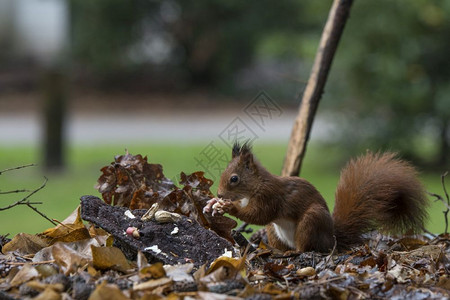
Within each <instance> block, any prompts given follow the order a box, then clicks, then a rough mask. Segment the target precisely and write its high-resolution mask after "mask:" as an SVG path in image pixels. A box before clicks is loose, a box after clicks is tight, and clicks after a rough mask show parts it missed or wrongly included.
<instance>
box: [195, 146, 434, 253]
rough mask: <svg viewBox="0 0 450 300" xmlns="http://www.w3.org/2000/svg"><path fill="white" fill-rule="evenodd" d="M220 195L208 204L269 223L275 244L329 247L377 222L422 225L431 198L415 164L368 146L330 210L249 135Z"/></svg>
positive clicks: (347, 170) (393, 229)
mask: <svg viewBox="0 0 450 300" xmlns="http://www.w3.org/2000/svg"><path fill="white" fill-rule="evenodd" d="M217 197H218V198H214V199H211V200H210V201H209V202H208V204H207V206H206V207H205V209H204V210H205V212H211V210H212V212H213V214H224V213H229V214H230V215H232V216H235V217H237V218H238V219H241V220H242V221H245V222H247V223H251V224H257V225H267V227H266V229H267V237H268V241H269V244H270V246H272V247H274V248H278V249H280V250H297V251H319V252H326V251H329V250H330V249H332V248H333V247H334V246H335V241H336V243H337V247H338V249H346V248H349V247H351V246H354V245H357V244H361V243H362V241H363V239H362V235H363V234H364V233H366V232H368V231H370V230H373V229H380V230H383V231H385V232H390V233H401V232H404V231H410V232H419V231H421V230H422V229H423V228H424V222H425V221H426V219H427V211H426V208H427V206H428V199H427V197H426V196H425V191H424V188H423V186H422V184H421V183H420V181H419V180H418V178H417V172H416V170H415V168H414V167H413V166H412V165H410V164H409V163H408V162H406V161H403V160H400V159H399V158H397V155H396V154H395V153H391V152H386V153H376V154H375V153H370V152H368V153H367V154H366V155H364V156H361V157H359V158H356V159H354V160H351V161H350V162H349V163H348V164H347V165H346V166H345V167H344V168H343V170H342V171H341V177H340V181H339V183H338V187H337V190H336V195H335V198H336V200H335V207H334V211H333V214H332V215H331V214H330V211H329V209H328V207H327V204H326V202H325V200H324V198H323V197H322V195H321V194H320V193H319V192H318V191H317V189H316V188H315V187H314V186H313V185H312V184H311V183H309V182H308V181H306V180H305V179H303V178H300V177H281V176H276V175H273V174H271V173H270V172H269V171H267V170H266V169H265V168H264V167H263V166H262V165H261V164H260V163H259V162H258V161H257V160H256V159H255V157H254V155H253V153H252V150H251V147H250V146H249V144H248V143H245V144H243V145H242V146H241V145H239V144H238V143H235V144H234V146H233V150H232V159H231V161H230V163H229V164H228V166H227V168H226V169H225V171H224V172H223V173H222V175H221V178H220V181H219V188H218V191H217Z"/></svg>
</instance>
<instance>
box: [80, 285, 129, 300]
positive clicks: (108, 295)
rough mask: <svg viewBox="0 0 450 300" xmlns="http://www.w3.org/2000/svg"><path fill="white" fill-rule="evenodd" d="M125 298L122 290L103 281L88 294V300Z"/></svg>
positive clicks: (123, 299)
mask: <svg viewBox="0 0 450 300" xmlns="http://www.w3.org/2000/svg"><path fill="white" fill-rule="evenodd" d="M113 299H114V300H127V299H129V298H128V297H126V296H125V295H124V294H123V293H122V291H121V290H120V289H119V288H118V287H117V285H115V284H108V283H107V282H106V281H103V282H102V283H100V284H99V285H97V287H96V288H95V290H94V291H93V292H92V294H91V295H90V296H89V300H113Z"/></svg>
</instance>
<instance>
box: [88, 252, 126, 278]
mask: <svg viewBox="0 0 450 300" xmlns="http://www.w3.org/2000/svg"><path fill="white" fill-rule="evenodd" d="M91 251H92V262H93V265H94V267H95V268H97V269H101V270H108V269H112V270H117V271H120V272H126V271H127V270H129V269H131V266H130V264H129V263H128V260H127V259H126V258H125V255H124V254H123V253H122V251H121V250H120V249H119V248H116V247H96V246H91Z"/></svg>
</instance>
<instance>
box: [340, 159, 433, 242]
mask: <svg viewBox="0 0 450 300" xmlns="http://www.w3.org/2000/svg"><path fill="white" fill-rule="evenodd" d="M427 205H428V200H427V198H426V196H425V192H424V188H423V186H422V184H421V183H420V181H419V180H418V178H417V172H416V170H415V169H414V167H413V166H412V165H410V164H409V163H407V162H405V161H403V160H400V159H398V158H397V155H396V154H395V153H390V152H387V153H377V154H374V153H370V152H369V153H367V154H366V155H364V156H361V157H359V158H357V159H355V160H351V161H350V162H349V163H348V164H347V166H346V167H345V168H344V169H343V170H342V171H341V178H340V181H339V184H338V187H337V190H336V204H335V207H334V211H333V219H334V228H335V234H336V237H337V240H338V243H339V244H340V245H341V246H342V247H346V246H349V245H354V244H358V243H361V235H362V234H363V233H364V232H367V231H369V230H372V229H381V230H382V231H386V232H391V233H402V232H403V233H404V232H406V231H410V232H414V233H415V232H419V231H421V230H422V229H423V228H424V222H425V220H426V219H427V211H426V207H427Z"/></svg>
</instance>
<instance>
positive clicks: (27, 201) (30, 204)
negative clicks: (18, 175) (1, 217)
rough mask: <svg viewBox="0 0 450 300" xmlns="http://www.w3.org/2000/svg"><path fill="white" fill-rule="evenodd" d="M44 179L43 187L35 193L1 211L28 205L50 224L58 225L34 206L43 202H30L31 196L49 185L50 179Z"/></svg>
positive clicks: (1, 208)
mask: <svg viewBox="0 0 450 300" xmlns="http://www.w3.org/2000/svg"><path fill="white" fill-rule="evenodd" d="M19 168H20V167H19ZM44 179H45V180H44V182H43V183H42V185H41V186H40V187H38V188H37V189H35V190H34V191H31V192H30V193H29V194H28V195H26V196H25V197H23V198H22V199H21V200H19V201H17V202H15V203H13V204H10V205H8V206H5V207H0V211H2V210H7V209H10V208H13V207H15V206H18V205H26V206H28V207H29V208H31V209H32V210H34V211H35V212H37V213H38V214H39V215H41V216H42V217H43V218H45V219H47V220H48V221H49V222H50V223H52V224H53V225H56V223H55V222H53V221H52V220H51V219H50V218H49V217H47V216H46V215H45V214H44V213H43V212H41V211H39V210H38V209H37V208H36V207H34V206H33V205H35V204H42V202H31V201H29V200H28V199H29V198H30V197H31V196H33V195H34V194H36V193H37V192H39V191H40V190H42V189H43V188H44V187H45V185H46V184H47V181H48V179H47V177H45V176H44Z"/></svg>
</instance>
